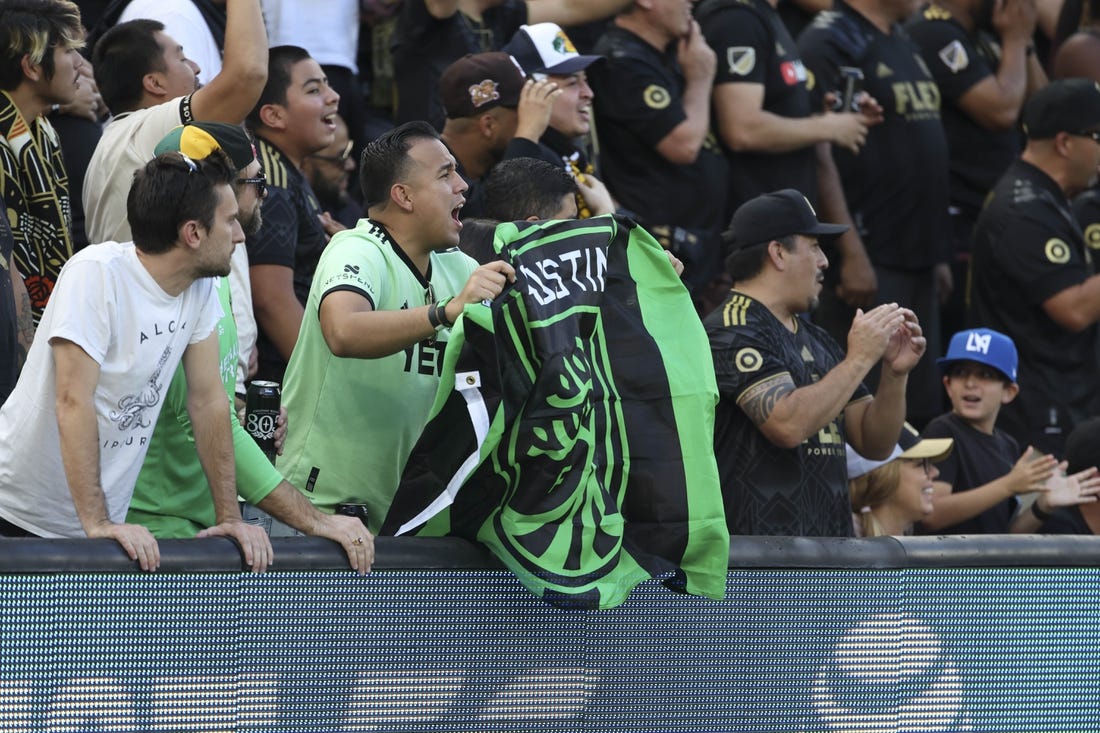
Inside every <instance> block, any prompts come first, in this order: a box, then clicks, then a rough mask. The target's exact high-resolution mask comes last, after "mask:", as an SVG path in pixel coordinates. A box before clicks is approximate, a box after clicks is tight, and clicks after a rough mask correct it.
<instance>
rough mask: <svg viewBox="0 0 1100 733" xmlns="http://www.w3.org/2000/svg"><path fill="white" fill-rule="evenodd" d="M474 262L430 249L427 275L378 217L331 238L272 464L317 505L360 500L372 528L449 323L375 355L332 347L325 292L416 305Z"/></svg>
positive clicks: (450, 292)
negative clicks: (349, 354)
mask: <svg viewBox="0 0 1100 733" xmlns="http://www.w3.org/2000/svg"><path fill="white" fill-rule="evenodd" d="M475 267H477V263H476V262H475V261H474V260H473V259H471V258H470V257H468V256H466V255H465V254H463V253H462V252H460V251H458V250H457V249H452V250H446V251H443V252H433V253H432V255H431V261H430V264H429V266H428V276H427V278H425V277H424V276H422V275H421V274H420V273H419V272H418V271H417V269H416V268H415V267H414V266H413V264H412V263H411V262H410V261H409V259H408V257H407V256H406V255H405V254H404V252H403V251H402V250H401V249H400V247H398V245H397V244H396V243H395V242H394V241H393V240H392V239H391V238H390V236H389V234H388V232H386V230H385V229H384V228H383V227H382V226H381V225H379V224H377V223H376V222H372V221H370V220H369V219H363V220H361V221H360V222H359V225H358V226H357V227H356V228H355V229H351V230H348V231H344V232H340V233H338V234H337V235H336V236H334V237H333V238H332V241H331V242H330V243H329V245H328V247H326V248H325V251H324V254H322V256H321V260H320V262H319V263H318V265H317V272H316V274H315V275H314V277H313V285H312V287H311V288H310V291H309V298H308V300H307V301H306V308H305V315H304V316H303V318H302V330H301V331H300V332H299V334H298V343H297V345H296V346H295V348H294V353H293V354H292V355H291V357H290V363H289V365H288V366H287V372H286V384H285V385H284V389H283V404H284V405H286V408H287V413H288V416H289V420H290V426H291V429H290V431H289V433H288V435H287V442H286V446H285V449H284V453H283V455H282V456H281V457H280V458H279V459H278V466H279V469H280V470H282V471H283V472H284V473H285V474H286V477H287V479H288V480H289V481H290V482H291V483H292V484H294V485H295V486H297V487H298V488H299V489H301V490H302V491H303V492H304V493H305V495H306V496H307V497H308V498H309V500H310V501H311V502H313V503H314V504H315V505H316V506H317V508H319V509H320V510H322V511H325V512H329V513H332V512H334V511H335V510H336V507H337V505H339V504H343V503H355V504H366V505H367V510H368V514H369V524H370V528H371V530H372V531H377V529H378V528H379V527H380V526H381V524H382V520H383V519H384V518H385V514H386V511H387V510H388V509H389V505H390V500H391V499H392V497H393V494H394V492H395V491H396V489H397V483H398V480H399V478H400V476H401V471H402V469H403V468H404V466H405V461H406V459H407V458H408V456H409V452H410V451H411V450H412V447H413V444H414V443H415V442H416V439H417V438H418V437H419V435H420V433H421V431H422V430H423V428H424V424H425V423H426V422H427V419H428V413H429V412H430V410H431V406H432V401H433V399H434V397H435V393H436V389H437V388H438V387H439V375H440V373H441V370H442V367H443V347H444V345H445V341H446V338H447V336H448V332H447V331H446V330H442V331H440V332H438V333H437V334H436V337H435V338H434V339H431V340H426V341H421V342H419V343H416V344H413V345H412V346H409V347H408V348H406V349H404V350H402V351H399V352H398V353H396V354H391V355H390V356H385V357H382V358H378V359H346V358H339V357H336V356H334V355H333V354H332V352H331V351H330V350H329V348H328V345H327V344H326V343H325V339H324V336H323V335H322V334H321V322H320V318H319V315H318V309H319V307H320V304H321V301H322V299H324V297H325V296H326V295H328V294H329V293H332V292H335V291H339V290H348V291H352V292H355V293H359V294H361V295H362V296H363V297H365V298H367V299H368V300H369V301H370V303H371V306H372V307H373V308H374V309H375V310H379V311H383V310H402V309H405V308H419V307H422V306H424V305H427V304H428V303H430V302H434V301H435V300H439V299H443V298H446V297H450V296H454V295H457V294H458V293H459V292H460V291H461V290H462V287H463V285H465V284H466V281H467V280H468V279H469V277H470V273H472V272H473V271H474V268H475Z"/></svg>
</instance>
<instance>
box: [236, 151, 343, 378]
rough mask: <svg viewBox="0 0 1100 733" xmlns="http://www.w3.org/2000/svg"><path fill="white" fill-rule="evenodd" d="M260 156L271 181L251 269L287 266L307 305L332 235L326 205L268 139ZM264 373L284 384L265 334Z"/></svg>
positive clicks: (248, 242) (250, 244) (250, 243)
mask: <svg viewBox="0 0 1100 733" xmlns="http://www.w3.org/2000/svg"><path fill="white" fill-rule="evenodd" d="M256 151H257V152H258V153H259V158H260V164H261V165H262V166H263V170H264V174H265V175H266V176H267V197H266V198H265V199H264V201H263V204H262V209H261V212H262V214H263V226H261V227H260V231H258V232H256V234H250V235H249V236H248V237H247V238H246V239H245V247H247V248H248V265H249V267H254V266H256V265H282V266H283V267H289V268H291V269H292V270H293V271H294V295H295V296H296V297H297V298H298V301H299V302H300V303H301V304H302V305H303V306H304V305H305V304H306V298H308V297H309V287H310V284H311V283H312V282H313V273H314V272H316V270H317V262H318V260H320V259H321V252H322V251H323V250H324V249H325V245H326V244H327V243H328V235H327V234H326V233H325V229H324V227H323V226H322V225H321V221H320V219H318V217H319V216H320V215H321V213H322V211H323V210H322V209H321V204H320V202H319V201H317V197H316V196H315V195H314V194H313V189H312V188H310V186H309V181H307V180H306V177H305V176H304V175H302V172H301V171H300V170H298V169H297V168H296V167H295V165H294V163H292V162H291V161H290V159H289V158H287V157H286V156H285V155H283V153H282V151H281V150H279V149H278V148H277V147H275V146H274V145H272V144H271V143H270V142H268V141H267V140H265V139H264V138H262V137H259V136H257V138H256ZM256 343H257V347H258V348H259V350H260V370H259V372H258V373H257V375H256V378H257V379H271V380H273V381H277V382H279V381H282V376H283V372H284V371H285V370H286V362H285V361H284V360H283V358H282V357H281V356H280V355H279V351H278V349H276V348H275V344H274V343H273V342H272V341H271V340H270V339H269V338H268V337H267V335H266V334H265V333H264V330H263V328H260V329H259V335H258V338H257V342H256Z"/></svg>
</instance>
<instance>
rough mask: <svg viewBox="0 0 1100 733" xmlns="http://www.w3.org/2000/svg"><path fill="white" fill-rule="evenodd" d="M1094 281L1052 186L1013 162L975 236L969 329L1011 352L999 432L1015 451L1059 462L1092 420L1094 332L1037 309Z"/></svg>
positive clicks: (1097, 361)
mask: <svg viewBox="0 0 1100 733" xmlns="http://www.w3.org/2000/svg"><path fill="white" fill-rule="evenodd" d="M1094 272H1095V268H1094V266H1093V258H1092V253H1091V250H1089V249H1088V248H1087V247H1086V246H1085V242H1084V238H1083V236H1082V234H1081V231H1080V229H1079V227H1078V225H1077V222H1076V221H1075V220H1074V218H1073V212H1072V211H1071V210H1070V204H1069V202H1068V201H1067V200H1066V198H1065V195H1064V194H1063V193H1062V190H1061V189H1060V188H1059V187H1058V184H1056V183H1055V182H1054V180H1053V179H1051V178H1050V176H1048V175H1047V174H1046V173H1044V172H1043V171H1041V170H1039V169H1038V168H1036V167H1035V166H1033V165H1031V164H1029V163H1025V162H1024V161H1022V160H1017V161H1015V162H1014V163H1013V164H1012V165H1011V166H1010V167H1009V169H1008V170H1007V171H1006V172H1005V174H1004V176H1002V177H1001V180H1000V181H998V183H997V185H996V186H995V187H994V189H993V193H992V195H991V197H990V199H989V202H988V204H987V205H986V207H985V208H984V209H983V210H982V213H981V215H980V216H979V217H978V223H977V225H976V226H975V228H974V239H973V253H972V259H971V263H970V280H971V287H970V295H971V300H970V310H969V312H968V320H969V321H970V323H971V324H972V325H975V326H984V327H987V328H992V329H995V330H997V331H1000V332H1002V333H1005V334H1007V335H1008V336H1010V337H1011V338H1012V340H1013V341H1014V342H1015V343H1016V348H1017V350H1018V351H1019V354H1020V366H1019V378H1018V381H1019V383H1020V394H1019V395H1018V396H1017V398H1016V399H1015V400H1014V401H1012V402H1010V403H1009V404H1007V405H1005V406H1004V407H1003V408H1002V409H1001V412H1000V415H999V416H998V419H997V425H998V426H999V427H1001V428H1002V429H1004V430H1006V431H1008V432H1009V433H1010V434H1011V435H1012V436H1013V437H1014V438H1016V440H1017V441H1018V442H1019V443H1020V445H1034V446H1035V447H1037V448H1040V449H1042V450H1043V451H1045V452H1048V453H1054V454H1055V455H1057V456H1060V455H1061V454H1062V447H1063V444H1064V442H1065V438H1066V436H1068V435H1069V432H1070V431H1071V430H1072V429H1073V427H1074V426H1075V425H1076V424H1077V423H1079V422H1081V421H1082V420H1084V419H1085V418H1086V417H1089V416H1091V415H1096V414H1100V386H1098V385H1100V382H1098V381H1097V380H1098V375H1100V355H1098V352H1097V348H1098V344H1100V340H1098V330H1097V325H1096V324H1092V325H1090V326H1089V327H1087V328H1085V329H1084V330H1082V331H1080V332H1077V333H1075V332H1073V331H1069V330H1067V329H1065V328H1063V327H1062V326H1060V325H1058V324H1057V323H1056V322H1055V321H1054V320H1053V319H1051V318H1050V316H1048V315H1047V314H1046V312H1045V311H1044V310H1043V305H1042V304H1043V302H1044V301H1046V300H1047V299H1048V298H1050V297H1051V296H1053V295H1056V294H1057V293H1060V292H1062V291H1063V290H1065V289H1066V288H1069V287H1072V286H1075V285H1079V284H1080V283H1082V282H1084V281H1085V280H1086V279H1087V278H1088V277H1090V276H1092V275H1093V273H1094Z"/></svg>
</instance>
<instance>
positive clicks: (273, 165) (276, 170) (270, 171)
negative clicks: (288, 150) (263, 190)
mask: <svg viewBox="0 0 1100 733" xmlns="http://www.w3.org/2000/svg"><path fill="white" fill-rule="evenodd" d="M259 148H260V164H261V165H262V166H263V167H264V175H265V176H267V185H269V186H278V187H279V188H287V175H286V163H284V162H283V156H281V155H279V154H278V153H277V152H275V151H274V150H272V149H271V148H270V147H268V146H267V145H264V144H263V143H262V142H261V143H260V145H259Z"/></svg>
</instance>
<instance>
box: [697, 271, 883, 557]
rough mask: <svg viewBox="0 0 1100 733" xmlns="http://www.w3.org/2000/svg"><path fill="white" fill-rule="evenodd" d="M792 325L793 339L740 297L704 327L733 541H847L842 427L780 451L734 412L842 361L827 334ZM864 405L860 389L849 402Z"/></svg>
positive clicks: (838, 423) (839, 421) (837, 423)
mask: <svg viewBox="0 0 1100 733" xmlns="http://www.w3.org/2000/svg"><path fill="white" fill-rule="evenodd" d="M796 323H797V330H796V331H795V332H794V333H792V332H791V331H790V330H789V329H787V328H786V327H785V326H784V325H783V324H782V323H780V322H779V320H777V319H776V317H775V316H774V315H773V314H772V312H771V311H769V310H768V309H767V308H766V307H765V306H764V305H762V304H761V303H759V302H758V301H756V300H754V299H753V298H750V297H749V296H747V295H744V294H742V293H738V292H736V291H733V292H732V293H731V294H730V296H729V297H728V298H727V299H726V301H725V302H724V303H723V304H722V306H721V307H719V308H718V309H717V310H715V311H714V312H713V313H711V314H710V315H709V316H707V318H706V319H705V320H704V322H703V324H704V326H705V327H706V329H707V334H708V335H709V337H710V347H711V354H712V355H713V357H714V368H715V372H716V375H717V379H718V392H719V395H720V397H719V402H718V407H717V408H716V411H715V425H714V449H715V454H716V457H717V460H718V473H719V476H720V478H721V481H722V493H723V497H724V499H725V503H726V522H727V524H728V525H729V529H730V532H731V533H733V534H746V535H791V536H804V537H848V536H851V534H852V517H851V510H850V505H849V500H848V476H847V467H846V462H845V452H844V441H845V438H844V422H843V418H842V417H841V416H838V417H837V418H836V419H834V420H833V421H832V422H831V423H829V424H828V425H826V426H825V427H824V428H822V429H821V430H819V431H818V432H817V433H816V434H815V435H813V436H811V437H810V438H808V439H807V440H805V441H804V442H803V443H802V444H801V445H799V446H798V447H797V448H793V449H786V448H780V447H778V446H776V445H775V444H774V443H772V442H771V441H769V440H768V439H767V438H766V437H764V434H763V433H761V432H760V430H759V429H758V428H757V427H756V425H755V424H754V423H753V421H752V419H751V418H750V417H749V416H748V415H747V414H746V413H745V411H744V410H742V408H741V406H740V404H739V402H740V401H741V400H742V399H743V397H744V396H745V395H746V394H747V393H748V392H749V391H750V390H752V389H753V388H754V387H757V386H759V385H761V384H762V383H764V382H765V381H767V380H770V379H775V378H779V377H782V376H783V375H785V374H786V375H790V378H791V379H792V380H793V381H794V384H795V387H796V388H799V387H805V386H808V385H811V384H813V383H814V382H816V381H818V380H819V379H821V378H822V377H823V376H824V375H825V374H826V373H828V371H829V370H830V369H832V368H833V367H834V366H835V365H836V364H837V363H839V362H840V361H841V360H843V358H844V353H843V352H842V351H841V349H840V346H839V345H837V343H836V342H835V341H834V340H833V339H832V337H831V336H829V335H828V334H827V333H826V332H825V331H824V330H822V329H821V328H819V327H818V326H816V325H814V324H812V323H810V322H809V321H807V320H806V319H804V318H798V319H797V320H796ZM867 398H869V392H868V390H867V388H866V387H865V386H863V385H860V388H859V389H858V390H857V391H856V393H855V394H854V395H853V396H852V400H851V401H856V400H861V399H867ZM849 404H850V403H849Z"/></svg>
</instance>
